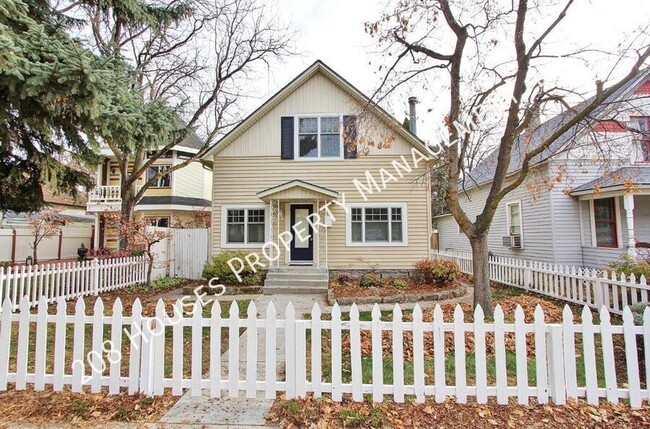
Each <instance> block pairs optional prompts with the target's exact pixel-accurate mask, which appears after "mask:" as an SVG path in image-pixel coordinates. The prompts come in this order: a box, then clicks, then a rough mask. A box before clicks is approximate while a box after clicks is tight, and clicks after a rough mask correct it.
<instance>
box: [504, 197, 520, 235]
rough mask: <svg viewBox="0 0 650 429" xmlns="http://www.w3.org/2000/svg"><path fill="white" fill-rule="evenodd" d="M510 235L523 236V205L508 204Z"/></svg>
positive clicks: (518, 203)
mask: <svg viewBox="0 0 650 429" xmlns="http://www.w3.org/2000/svg"><path fill="white" fill-rule="evenodd" d="M506 208H507V211H508V234H510V235H519V236H521V229H522V228H521V203H520V202H519V201H517V202H514V203H508V204H507V205H506Z"/></svg>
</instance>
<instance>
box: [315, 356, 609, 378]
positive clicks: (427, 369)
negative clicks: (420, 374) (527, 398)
mask: <svg viewBox="0 0 650 429" xmlns="http://www.w3.org/2000/svg"><path fill="white" fill-rule="evenodd" d="M331 359H332V356H331V353H329V352H328V353H326V354H324V355H323V381H324V382H331V381H332V367H331ZM596 366H597V369H596V371H597V375H598V386H599V387H605V373H604V364H603V359H602V357H601V358H599V359H598V358H597V362H596ZM526 367H527V374H528V385H529V386H536V385H537V372H536V362H535V359H528V360H527V362H526ZM486 370H487V377H486V378H487V383H488V385H495V384H496V380H497V369H496V357H495V356H494V355H487V357H486ZM372 371H373V364H372V358H371V357H370V356H362V357H361V380H362V382H363V383H364V384H371V383H372ZM434 371H435V364H434V361H433V359H425V361H424V376H425V380H426V382H427V384H432V383H433V380H434ZM382 373H383V383H384V384H392V383H393V379H394V367H393V359H392V357H388V356H384V358H383V360H382ZM576 373H577V377H576V379H577V384H578V386H584V385H585V382H586V380H585V366H584V360H583V359H577V361H576ZM465 374H466V382H467V385H469V386H472V385H476V355H475V353H466V355H465ZM506 378H507V384H508V386H516V385H517V357H516V354H515V353H514V352H510V351H506ZM342 380H343V383H351V382H352V363H351V359H350V356H349V354H348V355H347V356H346V355H344V356H343V359H342ZM413 382H414V365H413V362H412V361H406V362H404V383H405V384H413ZM445 383H446V384H447V385H448V386H452V385H455V384H456V361H455V358H454V354H453V353H451V354H450V353H448V354H446V356H445ZM619 385H620V384H619Z"/></svg>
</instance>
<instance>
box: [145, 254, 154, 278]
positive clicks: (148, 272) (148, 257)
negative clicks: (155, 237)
mask: <svg viewBox="0 0 650 429" xmlns="http://www.w3.org/2000/svg"><path fill="white" fill-rule="evenodd" d="M145 255H146V256H147V259H149V265H148V266H147V287H151V273H152V272H153V255H152V254H151V251H149V250H148V251H146V252H145Z"/></svg>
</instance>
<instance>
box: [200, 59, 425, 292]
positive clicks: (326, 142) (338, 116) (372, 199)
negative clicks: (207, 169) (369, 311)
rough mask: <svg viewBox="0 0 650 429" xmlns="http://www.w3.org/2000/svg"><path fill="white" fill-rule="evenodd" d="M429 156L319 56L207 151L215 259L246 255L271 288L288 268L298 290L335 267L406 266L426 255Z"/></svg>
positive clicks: (285, 279) (286, 277)
mask: <svg viewBox="0 0 650 429" xmlns="http://www.w3.org/2000/svg"><path fill="white" fill-rule="evenodd" d="M432 157H433V154H432V151H431V148H428V147H427V146H426V145H425V144H424V143H423V142H422V141H421V140H420V139H419V138H418V137H417V136H416V135H415V134H414V133H412V132H410V131H409V130H408V129H406V128H404V127H403V126H402V125H401V124H400V123H399V122H397V121H396V120H395V119H394V118H393V117H392V116H391V115H389V114H388V113H387V112H386V111H384V110H383V109H381V108H380V107H378V106H377V105H375V104H374V103H372V102H371V101H370V100H369V99H368V97H366V96H365V95H364V94H363V93H361V92H360V91H359V90H358V89H356V88H355V87H353V86H352V85H351V84H350V83H348V82H347V81H346V80H344V79H343V78H342V77H341V76H339V75H338V74H337V73H335V72H334V71H333V70H332V69H330V68H329V67H328V66H326V65H325V64H324V63H322V62H321V61H317V62H315V63H314V64H313V65H311V66H310V67H309V68H307V69H306V70H305V71H304V72H303V73H301V74H300V75H299V76H297V77H296V78H295V79H294V80H293V81H291V82H290V83H289V84H288V85H287V86H285V87H284V88H282V89H281V90H280V91H279V92H277V93H276V94H275V95H273V96H272V97H271V98H270V99H269V100H268V101H267V102H265V103H264V104H263V105H262V106H260V107H259V108H258V109H257V110H255V111H254V112H253V113H251V114H250V116H248V117H247V118H246V119H244V120H243V121H242V122H241V123H240V124H239V125H238V126H237V127H236V128H234V129H233V130H232V131H231V132H230V133H229V134H227V135H226V136H225V137H224V138H222V139H221V140H220V141H219V142H218V143H217V144H215V146H214V147H213V148H212V149H211V150H210V151H209V152H208V153H207V154H206V155H205V157H204V158H205V160H206V161H208V162H210V161H211V162H213V199H212V226H213V228H212V254H213V255H216V254H219V253H220V252H222V251H224V250H233V249H235V250H243V251H245V252H247V253H248V254H249V257H248V259H249V260H248V263H255V262H257V261H258V260H259V264H263V265H264V266H265V267H266V268H268V269H269V272H268V275H267V281H266V284H265V287H266V288H267V289H268V288H270V287H272V286H280V285H281V284H282V285H283V286H284V287H285V288H286V286H291V285H292V284H294V283H291V281H292V280H296V279H295V277H296V275H298V277H299V280H300V277H301V280H300V281H298V282H297V283H300V284H301V285H305V284H308V283H309V281H311V280H314V282H315V283H318V282H316V280H317V279H322V278H323V277H318V276H317V274H318V273H320V274H323V273H329V272H331V271H339V270H342V271H353V270H369V269H373V270H378V271H382V270H385V271H387V270H392V271H394V270H401V271H404V270H409V269H411V268H412V267H413V264H414V263H415V262H416V261H418V260H421V259H424V258H427V257H428V256H429V252H430V246H429V243H430V236H431V232H432V231H431V229H432V228H431V222H430V219H431V213H430V207H431V204H430V192H429V186H430V185H429V180H428V177H427V174H426V171H427V169H426V166H427V164H428V163H429V162H430V160H431V159H432ZM258 267H259V265H258ZM292 275H293V276H294V278H293V279H292V278H291V276H292ZM297 283H295V284H297ZM320 284H321V285H322V282H321V283H320ZM324 286H325V287H326V283H325V285H324Z"/></svg>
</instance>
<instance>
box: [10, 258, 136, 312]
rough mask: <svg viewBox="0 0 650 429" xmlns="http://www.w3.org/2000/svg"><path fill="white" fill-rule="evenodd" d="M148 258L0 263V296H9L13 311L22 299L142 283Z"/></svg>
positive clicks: (65, 295)
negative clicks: (18, 264) (4, 265)
mask: <svg viewBox="0 0 650 429" xmlns="http://www.w3.org/2000/svg"><path fill="white" fill-rule="evenodd" d="M147 264H148V262H147V260H146V258H145V257H143V256H138V257H130V258H111V259H102V260H99V259H93V260H88V261H83V262H64V263H57V264H54V263H52V264H40V265H27V266H24V265H23V266H10V267H0V299H2V300H3V301H4V300H5V299H8V300H9V302H11V307H12V309H13V310H14V311H15V310H17V309H18V307H19V306H20V305H21V303H22V301H23V300H27V303H28V306H30V307H33V306H35V305H37V304H38V300H39V298H40V297H45V299H46V301H47V302H50V303H51V302H54V301H56V300H57V299H58V298H60V297H61V298H64V299H66V300H69V299H74V298H78V297H80V296H86V295H98V294H99V293H101V292H107V291H110V290H114V289H119V288H123V287H126V286H131V285H134V284H138V283H144V282H145V281H146V278H147Z"/></svg>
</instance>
